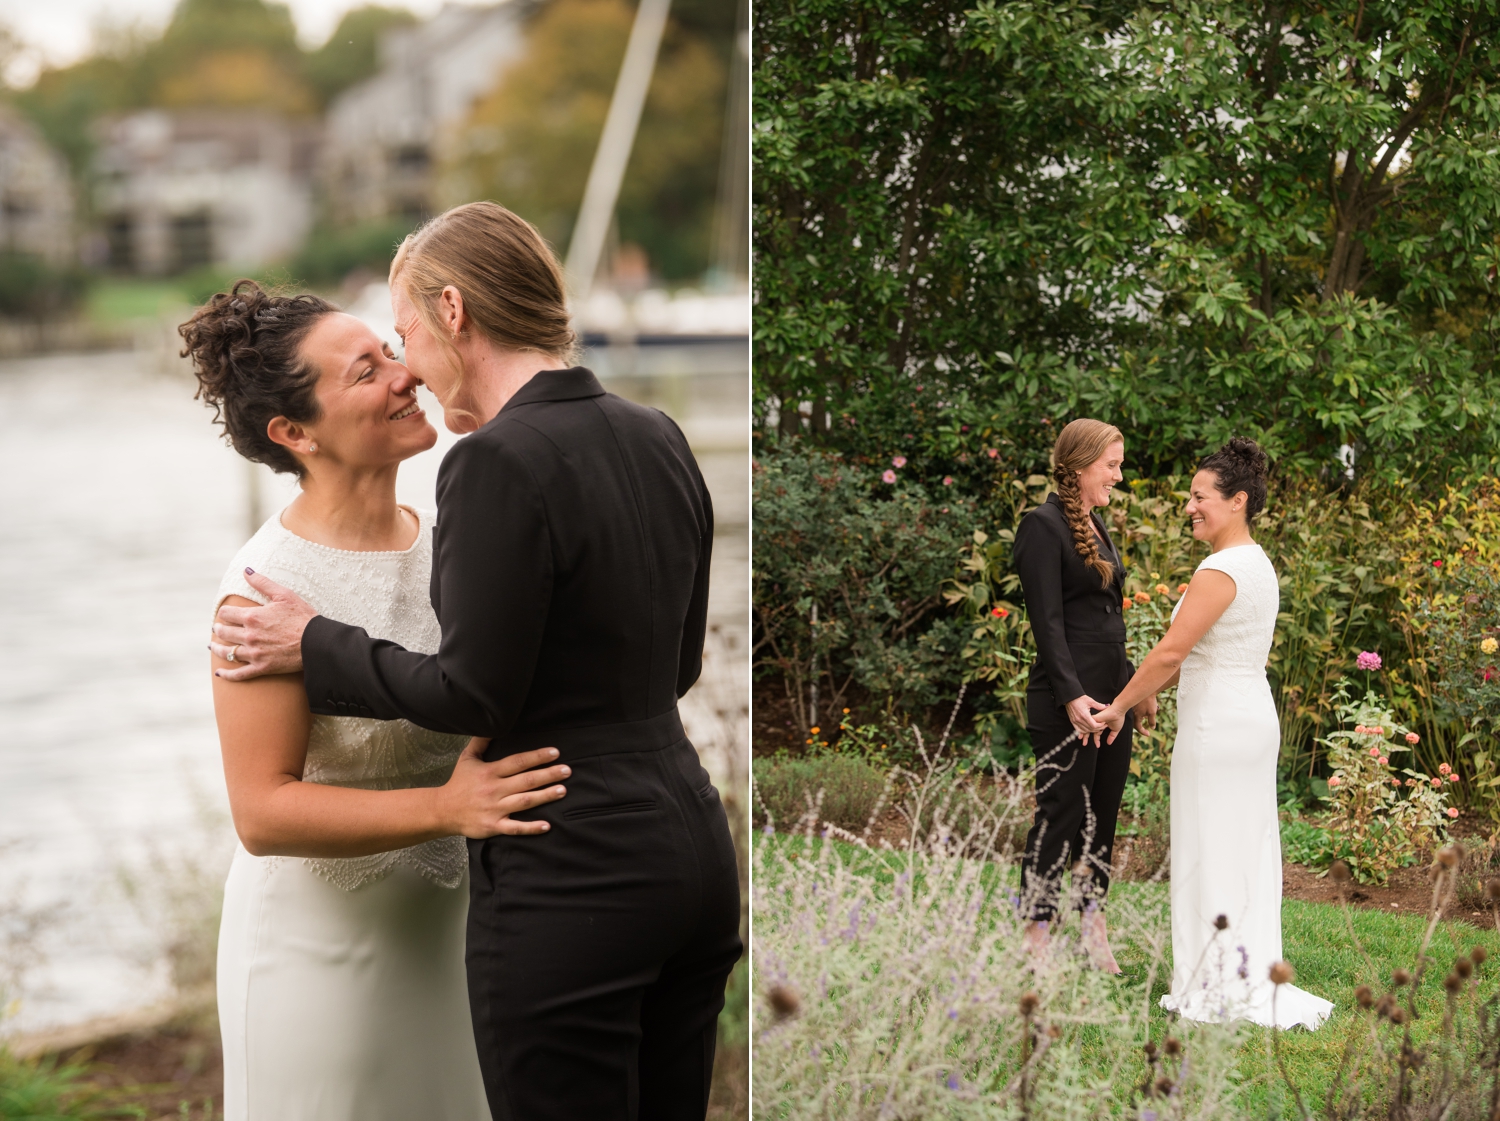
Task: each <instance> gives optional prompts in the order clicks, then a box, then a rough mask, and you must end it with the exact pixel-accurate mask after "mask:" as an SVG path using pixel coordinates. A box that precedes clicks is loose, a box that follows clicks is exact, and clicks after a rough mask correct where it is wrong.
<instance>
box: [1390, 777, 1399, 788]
mask: <svg viewBox="0 0 1500 1121" xmlns="http://www.w3.org/2000/svg"><path fill="white" fill-rule="evenodd" d="M1391 785H1392V786H1400V785H1401V780H1400V779H1399V778H1393V779H1391Z"/></svg>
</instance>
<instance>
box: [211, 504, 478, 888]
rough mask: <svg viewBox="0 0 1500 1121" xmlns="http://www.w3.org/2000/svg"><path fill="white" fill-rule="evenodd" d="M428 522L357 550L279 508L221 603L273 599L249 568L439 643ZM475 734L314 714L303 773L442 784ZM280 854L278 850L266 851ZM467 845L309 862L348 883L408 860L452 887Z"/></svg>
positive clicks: (365, 619)
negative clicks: (380, 549)
mask: <svg viewBox="0 0 1500 1121" xmlns="http://www.w3.org/2000/svg"><path fill="white" fill-rule="evenodd" d="M414 513H416V514H417V517H418V519H419V520H420V522H421V528H420V530H419V531H418V533H417V540H416V541H415V542H414V543H413V544H412V546H411V548H409V549H406V550H404V551H401V552H389V553H355V552H348V551H346V550H343V549H333V548H330V547H328V546H327V545H318V544H315V543H314V542H312V541H308V540H306V539H304V538H301V537H298V536H296V535H295V534H294V533H292V532H291V531H290V530H288V529H286V528H284V527H283V526H282V524H281V515H280V514H275V515H273V516H272V517H271V518H270V520H268V521H267V522H266V524H265V525H263V526H261V527H260V529H259V530H258V531H257V532H256V534H255V536H254V537H252V538H250V540H249V541H247V542H246V543H245V545H244V547H243V548H242V549H240V551H239V552H238V553H236V554H235V558H234V560H233V561H232V562H231V563H230V565H229V571H228V572H226V573H225V574H224V579H223V580H222V581H221V582H220V584H219V596H218V599H217V600H215V603H214V609H215V610H216V611H217V610H218V605H219V604H220V603H222V602H223V600H224V597H225V596H231V595H237V596H244V597H246V598H247V599H253V600H255V601H256V602H257V603H264V602H265V601H266V597H265V596H263V595H261V593H260V592H258V591H256V590H255V589H254V588H252V587H251V586H250V585H249V583H247V582H246V580H245V569H246V568H247V567H248V568H253V569H255V571H256V572H258V573H264V574H265V575H266V576H269V577H270V578H271V579H272V580H275V581H276V582H277V583H278V584H281V585H283V586H285V587H287V588H290V589H291V590H292V591H294V592H296V593H297V594H298V595H299V596H301V597H302V598H303V599H305V600H307V602H308V603H310V604H312V606H313V607H314V608H316V609H317V610H318V612H319V613H320V614H323V615H326V616H327V617H328V618H330V619H334V620H336V621H338V622H340V623H349V624H351V625H353V626H356V627H363V628H364V629H365V630H366V631H367V632H369V634H370V637H371V638H384V639H389V640H390V641H392V642H398V643H400V644H401V645H402V646H404V647H406V649H408V650H415V651H418V652H419V653H423V654H432V653H435V652H436V651H437V648H438V638H439V633H440V632H439V629H438V621H437V616H436V615H435V614H433V611H432V604H431V602H430V601H429V599H428V585H429V582H430V580H431V574H432V521H433V516H432V515H431V514H430V513H428V512H426V511H420V510H419V511H414ZM467 742H468V740H467V739H466V738H465V737H463V736H451V735H445V734H442V733H439V732H429V731H428V730H426V729H425V728H419V727H417V726H416V725H415V724H412V723H410V722H408V721H406V720H367V719H365V718H363V717H357V716H314V717H313V718H312V728H311V731H310V732H309V734H308V740H307V763H306V767H305V769H304V771H303V774H302V778H303V781H305V782H320V783H326V784H328V785H330V786H353V787H358V788H360V789H362V790H400V789H405V788H408V787H415V786H441V785H442V784H443V783H444V782H446V781H448V776H449V775H450V774H452V773H453V764H454V761H455V760H456V759H457V758H458V754H459V752H460V751H462V750H463V747H464V744H466V743H467ZM266 859H269V860H278V859H281V858H279V857H267V858H266ZM467 861H468V850H467V847H466V845H465V843H464V839H463V838H462V837H440V838H438V839H436V840H432V841H426V842H423V843H422V844H420V845H413V846H412V847H411V848H405V849H397V850H395V851H394V852H382V853H375V854H374V855H371V856H356V857H347V858H336V859H335V858H329V859H323V858H318V859H312V858H307V859H305V860H304V863H305V864H306V865H307V866H308V867H309V868H310V869H312V870H313V871H314V872H316V873H317V874H318V875H320V876H322V877H324V878H325V879H327V880H328V881H330V882H331V883H333V884H336V885H337V886H339V887H341V888H344V889H345V890H347V891H353V890H354V889H355V888H357V887H359V886H361V885H362V884H367V883H370V882H371V881H373V880H378V879H381V878H382V877H384V876H388V875H389V874H390V873H391V871H392V870H393V869H394V868H395V867H396V865H397V864H406V865H409V866H410V867H412V868H414V869H416V871H418V872H420V873H421V874H422V875H424V876H426V877H427V878H428V879H430V880H433V881H434V882H436V883H439V884H442V885H443V886H444V887H448V888H453V887H457V886H458V885H459V883H460V882H461V881H462V879H463V872H464V868H465V865H466V864H467Z"/></svg>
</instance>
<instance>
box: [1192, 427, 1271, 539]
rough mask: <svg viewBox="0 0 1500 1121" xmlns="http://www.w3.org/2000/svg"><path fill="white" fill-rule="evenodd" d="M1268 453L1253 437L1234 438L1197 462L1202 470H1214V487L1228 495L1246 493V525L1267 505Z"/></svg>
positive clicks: (1228, 496)
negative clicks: (1200, 461)
mask: <svg viewBox="0 0 1500 1121" xmlns="http://www.w3.org/2000/svg"><path fill="white" fill-rule="evenodd" d="M1266 464H1267V460H1266V453H1265V452H1264V451H1263V450H1261V446H1260V445H1259V444H1257V443H1256V442H1255V441H1254V440H1251V439H1247V438H1246V437H1244V436H1235V437H1232V438H1231V439H1230V441H1229V443H1227V444H1225V445H1224V446H1223V447H1222V448H1220V449H1219V450H1218V451H1216V452H1214V453H1213V454H1212V455H1210V456H1206V457H1205V458H1204V460H1203V462H1202V463H1200V464H1198V470H1199V471H1212V472H1213V473H1214V486H1215V487H1216V489H1217V490H1218V492H1219V493H1220V494H1222V495H1223V496H1224V497H1225V498H1233V497H1234V496H1235V495H1237V494H1239V493H1240V491H1244V492H1245V524H1246V525H1249V524H1250V523H1251V522H1253V521H1254V520H1255V515H1257V514H1259V513H1260V512H1261V511H1262V510H1264V509H1265V508H1266Z"/></svg>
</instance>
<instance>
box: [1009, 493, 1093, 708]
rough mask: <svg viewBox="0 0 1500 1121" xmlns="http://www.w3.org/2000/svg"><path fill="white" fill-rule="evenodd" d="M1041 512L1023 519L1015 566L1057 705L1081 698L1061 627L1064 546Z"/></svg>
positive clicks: (1070, 654)
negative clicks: (1044, 521) (1045, 521)
mask: <svg viewBox="0 0 1500 1121" xmlns="http://www.w3.org/2000/svg"><path fill="white" fill-rule="evenodd" d="M1042 516H1043V515H1042V513H1041V511H1038V512H1036V513H1033V514H1030V515H1028V516H1027V517H1025V518H1023V519H1022V521H1021V525H1020V527H1019V528H1018V529H1017V530H1016V547H1015V553H1014V556H1015V565H1016V572H1017V573H1018V574H1019V575H1020V577H1021V590H1022V591H1023V592H1024V593H1025V595H1026V616H1027V618H1028V619H1029V620H1030V622H1031V633H1032V634H1033V635H1034V636H1035V637H1036V655H1037V661H1038V662H1039V663H1041V667H1042V672H1043V673H1044V674H1046V676H1047V681H1048V683H1049V684H1050V685H1051V686H1052V696H1053V697H1054V698H1055V699H1056V701H1057V703H1058V704H1059V705H1065V704H1067V703H1068V702H1069V701H1072V700H1076V699H1077V698H1078V697H1081V696H1083V694H1084V688H1083V686H1082V685H1081V684H1079V681H1078V671H1077V669H1076V668H1075V667H1074V665H1073V654H1072V652H1071V651H1070V650H1069V649H1068V636H1067V631H1066V629H1065V627H1064V625H1063V591H1062V577H1063V553H1062V550H1063V548H1064V542H1063V541H1062V540H1061V539H1060V538H1059V537H1058V536H1057V535H1056V534H1055V533H1053V532H1052V530H1051V529H1050V528H1049V527H1048V526H1047V525H1045V524H1044V523H1043V522H1042V520H1041V518H1042Z"/></svg>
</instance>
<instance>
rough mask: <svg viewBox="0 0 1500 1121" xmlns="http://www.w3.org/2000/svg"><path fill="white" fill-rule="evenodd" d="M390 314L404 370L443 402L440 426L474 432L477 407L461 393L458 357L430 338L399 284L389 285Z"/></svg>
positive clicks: (452, 430)
mask: <svg viewBox="0 0 1500 1121" xmlns="http://www.w3.org/2000/svg"><path fill="white" fill-rule="evenodd" d="M391 312H392V313H393V315H394V316H395V320H396V334H398V335H400V336H401V346H402V349H403V350H404V351H405V354H404V355H403V357H404V358H405V359H406V365H407V368H408V369H410V370H411V372H412V373H413V374H414V375H416V377H417V378H418V379H419V380H420V381H421V382H422V384H424V385H426V386H427V388H428V389H430V390H432V392H433V394H434V395H435V396H436V397H437V399H438V400H439V401H441V402H442V404H443V424H444V425H445V426H446V427H447V428H448V430H449V431H450V432H457V433H459V434H460V435H462V434H463V433H465V432H472V431H474V429H475V428H477V427H479V425H478V421H477V419H476V417H475V416H474V415H472V414H474V413H475V411H476V410H477V409H478V408H479V406H478V404H477V402H474V401H472V400H469V399H468V395H467V394H466V393H465V392H464V389H463V378H462V376H461V367H460V365H459V359H458V356H457V355H456V354H455V353H454V352H453V351H452V350H451V349H449V348H448V347H445V346H443V345H442V343H440V342H439V341H438V340H437V339H435V338H433V336H432V332H431V331H430V330H429V329H428V327H427V324H425V323H423V322H422V317H421V316H420V315H418V314H417V309H416V306H415V305H414V304H413V303H412V301H411V297H409V296H408V295H407V294H406V290H405V289H404V288H403V287H402V286H401V284H400V283H398V282H393V283H392V284H391Z"/></svg>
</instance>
